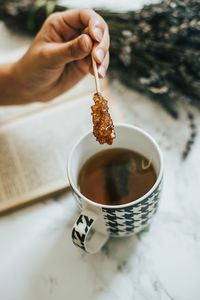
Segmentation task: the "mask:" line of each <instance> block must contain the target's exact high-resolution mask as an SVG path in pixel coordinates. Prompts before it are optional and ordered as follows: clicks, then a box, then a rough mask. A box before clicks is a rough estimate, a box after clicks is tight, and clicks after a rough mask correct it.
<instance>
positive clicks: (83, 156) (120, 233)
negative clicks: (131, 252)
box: [67, 124, 163, 253]
mask: <svg viewBox="0 0 200 300" xmlns="http://www.w3.org/2000/svg"><path fill="white" fill-rule="evenodd" d="M115 132H116V139H115V140H114V142H113V144H112V145H111V146H109V145H107V144H104V145H100V144H99V143H98V142H97V141H96V140H95V138H94V136H93V133H92V131H89V132H88V133H86V134H85V135H84V136H82V137H81V138H80V139H79V140H78V141H77V143H76V144H75V145H74V147H73V149H72V151H71V153H70V155H69V159H68V166H67V171H68V179H69V183H70V186H71V189H72V192H73V195H74V196H75V198H76V200H77V201H78V204H79V207H80V209H81V214H80V215H79V217H78V219H77V220H76V222H75V224H74V226H73V229H72V241H73V243H74V244H75V245H76V246H78V247H80V248H81V249H83V250H84V251H86V252H88V253H95V252H97V251H98V250H100V249H101V247H102V246H103V245H104V244H105V242H106V241H107V239H108V238H109V236H114V237H124V236H125V237H126V236H130V235H132V234H134V233H137V232H139V231H141V230H143V229H144V228H145V227H146V226H147V225H148V224H149V223H150V222H151V220H152V216H153V215H154V214H155V212H156V210H157V207H158V202H159V199H160V193H161V188H162V181H163V180H162V179H163V157H162V153H161V150H160V148H159V146H158V144H157V143H156V142H155V140H154V139H153V138H152V137H151V136H150V135H149V134H148V133H147V132H145V131H144V130H142V129H140V128H138V127H135V126H132V125H128V124H116V125H115ZM113 148H125V149H129V150H133V151H135V152H138V153H140V154H142V155H143V156H145V157H146V158H147V159H149V160H151V162H152V164H153V166H154V169H155V171H156V175H157V180H156V182H155V184H154V185H153V187H152V188H151V189H150V190H149V191H148V192H147V193H146V194H145V195H143V196H142V197H140V198H139V199H137V200H134V201H133V202H130V203H126V204H122V205H104V204H99V203H96V202H93V201H92V200H90V199H87V198H86V197H85V196H84V195H82V194H81V192H80V190H79V187H78V176H79V172H80V170H81V168H82V166H83V165H84V164H85V162H86V161H87V160H88V159H89V158H90V157H91V156H93V155H94V154H96V153H98V152H100V151H102V150H106V149H113Z"/></svg>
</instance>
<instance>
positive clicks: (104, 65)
mask: <svg viewBox="0 0 200 300" xmlns="http://www.w3.org/2000/svg"><path fill="white" fill-rule="evenodd" d="M108 66H109V52H107V54H106V56H105V58H104V60H103V62H102V64H101V65H99V66H98V75H99V78H103V77H105V75H106V72H107V69H108ZM89 71H90V73H91V74H92V75H94V72H93V68H92V65H90V69H89Z"/></svg>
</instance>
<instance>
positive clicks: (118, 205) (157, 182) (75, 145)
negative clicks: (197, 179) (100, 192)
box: [67, 123, 164, 209]
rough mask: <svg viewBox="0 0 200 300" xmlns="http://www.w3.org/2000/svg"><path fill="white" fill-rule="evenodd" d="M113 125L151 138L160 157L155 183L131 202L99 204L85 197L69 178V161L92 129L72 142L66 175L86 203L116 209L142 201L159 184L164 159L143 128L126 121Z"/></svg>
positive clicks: (155, 143) (156, 144)
mask: <svg viewBox="0 0 200 300" xmlns="http://www.w3.org/2000/svg"><path fill="white" fill-rule="evenodd" d="M114 126H115V127H126V128H130V129H134V130H136V131H139V132H140V133H142V134H143V135H145V136H146V137H147V138H149V139H150V140H151V142H152V143H153V144H154V146H155V147H156V150H157V151H158V154H159V157H160V170H159V174H158V177H157V179H156V182H155V184H154V185H153V186H152V188H151V189H150V190H149V191H148V192H147V193H146V194H144V195H143V196H142V197H140V198H138V199H136V200H133V201H131V202H128V203H125V204H117V205H107V204H101V203H97V202H94V201H92V200H90V199H88V198H87V197H85V196H84V195H83V194H82V193H81V192H80V191H79V189H78V187H77V186H76V184H74V182H73V180H72V178H71V174H70V161H71V159H72V156H73V153H74V151H75V149H76V147H77V146H78V145H79V144H80V143H81V141H82V140H83V139H85V138H86V136H88V135H90V134H91V133H92V132H93V131H92V130H89V131H87V132H86V133H85V134H83V135H82V136H81V137H80V138H79V139H78V140H77V142H76V143H75V144H74V146H73V147H72V149H71V151H70V154H69V157H68V163H67V175H68V180H69V184H70V185H71V186H72V188H73V190H74V191H75V192H76V193H77V194H78V196H79V197H81V198H83V199H84V200H85V201H86V202H87V203H89V204H91V205H94V206H96V207H101V208H102V207H105V208H113V209H117V208H124V207H128V206H130V205H135V204H138V203H140V202H142V201H143V200H144V199H146V198H148V197H149V196H150V195H151V194H152V193H153V192H154V191H155V190H156V188H157V187H158V185H159V184H160V182H161V180H162V176H163V169H164V166H163V165H164V161H163V154H162V152H161V150H160V147H159V145H158V143H157V142H156V141H155V140H154V138H153V137H152V136H151V135H150V134H149V133H148V132H147V131H145V130H144V129H142V128H140V127H137V126H135V125H131V124H127V123H116V124H114Z"/></svg>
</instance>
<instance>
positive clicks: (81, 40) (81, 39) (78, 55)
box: [48, 34, 92, 66]
mask: <svg viewBox="0 0 200 300" xmlns="http://www.w3.org/2000/svg"><path fill="white" fill-rule="evenodd" d="M91 50H92V40H91V38H90V37H89V35H87V34H81V35H80V36H78V37H77V38H75V39H74V40H71V41H69V42H66V43H60V44H53V46H51V47H50V49H48V51H49V55H48V56H49V59H51V63H54V64H56V66H59V65H61V66H62V65H65V64H68V63H70V62H72V61H76V60H81V59H83V58H85V57H86V56H88V55H89V53H90V52H91Z"/></svg>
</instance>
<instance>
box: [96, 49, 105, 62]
mask: <svg viewBox="0 0 200 300" xmlns="http://www.w3.org/2000/svg"><path fill="white" fill-rule="evenodd" d="M95 54H96V57H97V59H98V60H99V62H102V61H103V59H104V51H103V50H102V49H101V48H97V49H96V50H95Z"/></svg>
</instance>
